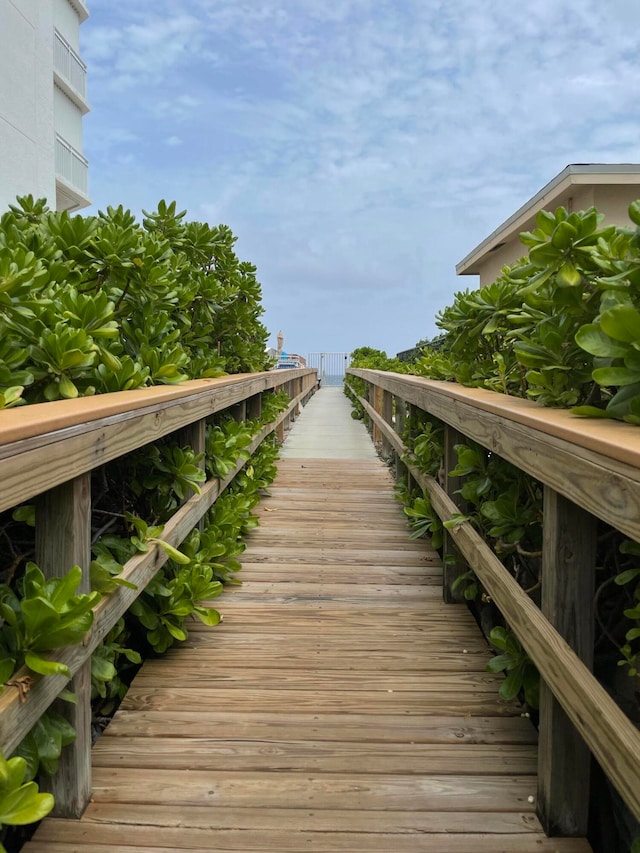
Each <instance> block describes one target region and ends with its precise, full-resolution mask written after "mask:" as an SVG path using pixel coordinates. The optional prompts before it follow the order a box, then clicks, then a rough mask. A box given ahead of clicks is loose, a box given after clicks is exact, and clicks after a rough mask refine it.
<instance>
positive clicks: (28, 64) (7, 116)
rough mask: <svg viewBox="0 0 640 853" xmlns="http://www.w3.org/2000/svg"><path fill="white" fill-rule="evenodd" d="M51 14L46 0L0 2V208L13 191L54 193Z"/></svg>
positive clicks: (50, 196)
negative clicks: (0, 169) (0, 166)
mask: <svg viewBox="0 0 640 853" xmlns="http://www.w3.org/2000/svg"><path fill="white" fill-rule="evenodd" d="M52 32H53V15H52V7H51V4H50V2H47V0H3V2H2V3H0V34H1V35H0V39H1V43H2V49H1V50H0V163H2V164H3V168H2V171H1V172H0V210H1V211H4V210H5V209H6V207H7V205H9V204H12V203H13V202H15V198H16V196H17V195H27V194H29V193H31V194H32V195H34V196H36V197H42V196H46V197H47V198H48V199H53V198H55V173H54V170H53V166H52V164H53V157H54V137H55V134H54V124H53V85H52V82H51V79H52V77H51V75H52V71H51V69H52V62H53V46H52Z"/></svg>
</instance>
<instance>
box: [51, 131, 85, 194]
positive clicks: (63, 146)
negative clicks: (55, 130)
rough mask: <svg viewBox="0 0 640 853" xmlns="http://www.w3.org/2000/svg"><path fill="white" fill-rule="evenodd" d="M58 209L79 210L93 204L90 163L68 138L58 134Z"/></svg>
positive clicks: (56, 158)
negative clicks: (89, 185) (89, 187)
mask: <svg viewBox="0 0 640 853" xmlns="http://www.w3.org/2000/svg"><path fill="white" fill-rule="evenodd" d="M55 149H56V154H55V163H56V209H57V210H78V209H79V208H81V207H87V206H88V205H90V204H91V200H90V199H89V196H88V194H87V192H88V175H89V163H88V162H87V160H86V159H85V158H84V157H83V156H82V154H80V152H79V151H76V149H75V148H74V147H73V146H72V145H70V144H69V143H68V142H67V141H66V139H63V137H62V136H60V135H59V134H56V146H55Z"/></svg>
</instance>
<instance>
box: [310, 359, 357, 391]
mask: <svg viewBox="0 0 640 853" xmlns="http://www.w3.org/2000/svg"><path fill="white" fill-rule="evenodd" d="M349 362H350V359H349V353H348V352H310V353H309V358H308V359H307V367H316V368H317V369H318V379H319V380H320V385H321V386H322V385H342V383H343V382H344V376H345V371H346V369H347V367H349Z"/></svg>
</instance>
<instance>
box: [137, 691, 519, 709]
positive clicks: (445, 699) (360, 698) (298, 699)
mask: <svg viewBox="0 0 640 853" xmlns="http://www.w3.org/2000/svg"><path fill="white" fill-rule="evenodd" d="M188 695H189V706H190V707H191V708H192V709H193V710H194V711H200V710H206V709H207V708H212V707H220V708H227V709H228V710H229V711H241V710H242V709H246V708H247V706H255V707H257V708H261V709H263V710H265V711H274V710H278V709H282V706H283V700H284V699H285V697H283V695H282V691H281V690H279V689H278V688H276V687H274V688H273V689H269V688H261V689H251V688H246V689H245V690H244V691H237V690H233V689H230V688H222V687H218V688H212V689H207V688H205V687H196V688H194V687H192V688H191V689H190V690H189V694H188ZM286 700H287V703H288V707H295V708H297V709H298V710H300V711H302V710H306V711H308V712H309V713H315V712H329V713H338V712H339V713H343V714H350V713H360V714H379V713H394V712H395V713H400V711H404V713H406V714H421V713H425V712H429V713H432V714H451V715H452V716H465V715H466V714H469V713H472V714H482V715H484V714H493V715H496V716H513V715H518V716H519V715H520V708H519V706H517V705H516V704H514V703H513V702H505V701H504V700H503V699H500V698H499V697H497V696H495V695H494V694H491V693H487V692H486V691H482V692H480V691H478V690H473V691H469V692H468V693H466V694H465V697H464V703H463V700H462V699H461V698H460V696H458V695H457V694H452V693H450V692H449V691H447V690H438V691H433V690H412V691H394V692H389V691H388V690H386V689H385V690H357V691H337V690H333V689H331V688H327V690H326V691H325V692H322V691H321V690H293V689H292V690H287V693H286ZM184 702H185V692H184V690H181V689H180V688H179V687H175V688H172V687H171V686H170V685H167V686H164V687H156V688H151V687H150V688H149V689H147V690H145V689H144V687H140V688H139V689H138V688H137V687H136V686H135V683H134V685H133V686H132V687H131V689H130V690H129V692H128V693H127V695H126V697H125V698H124V700H123V702H122V707H123V708H125V709H127V710H136V709H137V710H145V711H151V710H155V711H159V710H166V711H176V710H179V709H180V708H182V707H184Z"/></svg>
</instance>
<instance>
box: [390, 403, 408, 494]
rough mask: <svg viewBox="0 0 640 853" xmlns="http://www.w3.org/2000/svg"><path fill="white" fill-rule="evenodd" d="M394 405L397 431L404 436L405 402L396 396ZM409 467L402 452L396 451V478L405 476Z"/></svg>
mask: <svg viewBox="0 0 640 853" xmlns="http://www.w3.org/2000/svg"><path fill="white" fill-rule="evenodd" d="M393 399H394V407H395V414H396V420H395V431H396V434H397V435H398V436H400V438H402V436H403V434H404V424H405V409H406V407H405V403H404V400H403V399H402V398H401V397H397V396H396V397H394V398H393ZM406 471H407V469H406V466H405V465H404V464H403V462H402V457H401V454H399V453H398V452H397V451H396V480H400V479H401V478H402V477H404V476H405V473H406Z"/></svg>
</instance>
